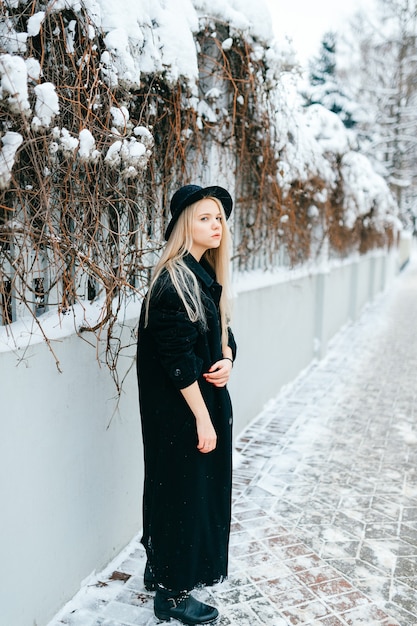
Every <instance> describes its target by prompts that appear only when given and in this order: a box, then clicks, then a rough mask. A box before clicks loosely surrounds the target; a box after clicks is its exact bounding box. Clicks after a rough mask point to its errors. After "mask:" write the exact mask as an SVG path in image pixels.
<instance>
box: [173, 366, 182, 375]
mask: <svg viewBox="0 0 417 626" xmlns="http://www.w3.org/2000/svg"><path fill="white" fill-rule="evenodd" d="M174 376H181V370H180V369H178V367H177V369H176V370H175V372H174Z"/></svg>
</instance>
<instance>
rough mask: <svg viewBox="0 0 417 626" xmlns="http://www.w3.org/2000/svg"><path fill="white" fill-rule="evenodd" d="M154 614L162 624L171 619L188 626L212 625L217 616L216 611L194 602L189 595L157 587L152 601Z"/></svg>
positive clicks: (206, 605)
mask: <svg viewBox="0 0 417 626" xmlns="http://www.w3.org/2000/svg"><path fill="white" fill-rule="evenodd" d="M154 612H155V616H156V617H157V618H158V619H160V620H162V621H164V622H169V621H170V620H171V617H173V618H174V619H176V620H178V621H179V622H182V623H183V624H187V625H188V626H194V625H195V624H212V623H213V622H215V621H216V620H217V618H218V616H219V612H218V610H217V609H215V608H214V607H213V606H209V605H208V604H204V602H200V601H199V600H196V599H195V598H193V596H191V595H190V594H189V593H180V594H178V593H176V592H172V591H169V590H168V589H164V588H161V587H160V586H159V585H158V587H157V589H156V594H155V599H154Z"/></svg>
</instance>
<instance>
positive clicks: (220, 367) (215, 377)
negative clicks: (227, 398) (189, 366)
mask: <svg viewBox="0 0 417 626" xmlns="http://www.w3.org/2000/svg"><path fill="white" fill-rule="evenodd" d="M232 367H233V363H232V362H231V361H230V359H220V361H216V363H213V365H212V366H211V367H210V369H209V371H208V372H206V373H205V374H203V376H204V379H205V380H206V381H207V382H208V383H211V384H212V385H214V386H215V387H224V386H225V385H227V383H228V381H229V378H230V373H231V371H232Z"/></svg>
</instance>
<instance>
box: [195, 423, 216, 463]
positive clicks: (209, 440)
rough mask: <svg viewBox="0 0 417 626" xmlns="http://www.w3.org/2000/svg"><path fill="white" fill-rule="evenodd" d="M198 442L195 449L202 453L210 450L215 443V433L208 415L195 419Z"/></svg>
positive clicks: (213, 447)
mask: <svg viewBox="0 0 417 626" xmlns="http://www.w3.org/2000/svg"><path fill="white" fill-rule="evenodd" d="M196 424H197V436H198V444H197V449H198V450H200V452H202V453H203V454H207V453H208V452H212V451H213V450H214V449H215V447H216V445H217V435H216V431H215V430H214V426H213V423H212V421H211V419H210V417H206V418H203V419H196Z"/></svg>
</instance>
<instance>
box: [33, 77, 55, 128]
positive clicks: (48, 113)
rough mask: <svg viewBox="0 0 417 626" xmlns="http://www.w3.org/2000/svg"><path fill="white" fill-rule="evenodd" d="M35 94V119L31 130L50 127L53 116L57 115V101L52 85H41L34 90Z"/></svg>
mask: <svg viewBox="0 0 417 626" xmlns="http://www.w3.org/2000/svg"><path fill="white" fill-rule="evenodd" d="M34 91H35V94H36V103H35V114H36V115H35V117H34V118H33V119H32V128H34V129H35V130H38V129H40V128H42V127H48V126H50V125H51V123H52V120H53V118H54V117H55V115H58V114H59V101H58V96H57V93H56V91H55V85H53V84H52V83H42V84H40V85H36V87H35V88H34Z"/></svg>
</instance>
